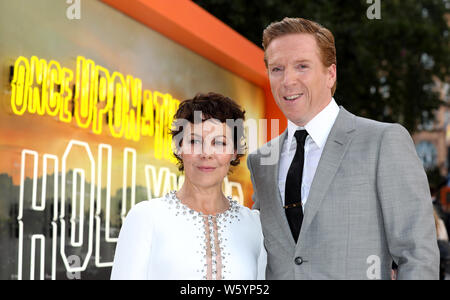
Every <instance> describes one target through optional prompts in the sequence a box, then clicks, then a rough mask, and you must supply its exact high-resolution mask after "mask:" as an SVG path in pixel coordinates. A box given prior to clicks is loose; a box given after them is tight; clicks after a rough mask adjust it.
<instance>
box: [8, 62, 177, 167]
mask: <svg viewBox="0 0 450 300" xmlns="http://www.w3.org/2000/svg"><path fill="white" fill-rule="evenodd" d="M111 74H112V75H111ZM125 78H126V79H125ZM74 79H75V82H73V81H74ZM72 84H74V86H75V91H74V92H73V91H72ZM142 86H143V84H142V80H141V79H140V78H135V77H133V76H131V75H127V76H126V77H125V75H123V74H122V73H120V72H117V71H115V72H113V73H112V72H110V71H109V70H108V69H106V68H104V67H102V66H99V65H96V64H95V62H94V61H93V60H90V59H86V58H84V57H83V56H78V57H77V62H76V75H75V76H74V72H73V71H72V70H70V69H68V68H65V67H62V66H61V64H60V63H59V62H57V61H55V60H51V61H50V62H47V61H46V60H45V59H41V58H38V57H36V56H32V57H31V59H30V60H28V59H27V58H25V57H23V56H19V57H18V58H17V60H16V61H15V63H14V74H13V78H12V81H11V109H12V111H13V113H14V114H16V115H19V116H21V115H23V114H24V113H25V112H28V113H30V114H38V115H41V116H43V115H48V116H52V117H58V120H60V121H61V122H64V123H71V122H72V121H74V122H75V124H76V125H77V126H78V127H81V128H85V129H88V128H91V129H92V132H93V133H94V134H98V135H100V134H103V133H104V132H103V123H106V122H107V123H108V129H109V133H110V134H111V136H113V137H114V138H125V139H128V140H133V141H136V142H137V141H139V140H140V138H141V136H146V137H154V139H155V143H154V145H155V157H156V158H158V159H163V158H164V159H168V160H169V161H171V162H176V159H175V157H174V156H173V154H172V137H171V135H170V128H171V125H172V121H173V117H174V114H175V112H176V110H177V109H178V107H179V105H180V101H179V100H177V99H174V98H173V97H172V95H171V94H169V93H161V92H159V91H150V90H143V88H142ZM72 112H73V114H74V116H73V115H72ZM106 117H107V118H106ZM106 119H107V121H106Z"/></svg>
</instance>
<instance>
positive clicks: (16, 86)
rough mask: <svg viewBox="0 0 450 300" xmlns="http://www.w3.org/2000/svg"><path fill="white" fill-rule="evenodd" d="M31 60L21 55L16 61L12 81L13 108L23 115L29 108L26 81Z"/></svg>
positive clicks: (16, 112) (17, 113) (15, 111)
mask: <svg viewBox="0 0 450 300" xmlns="http://www.w3.org/2000/svg"><path fill="white" fill-rule="evenodd" d="M29 74H30V62H29V61H28V59H26V58H25V57H23V56H19V58H17V60H16V62H15V63H14V75H13V79H12V81H11V109H12V111H13V112H14V113H15V114H16V115H19V116H21V115H23V114H24V113H25V111H26V109H27V101H26V89H25V83H26V82H27V81H29V79H28V77H29Z"/></svg>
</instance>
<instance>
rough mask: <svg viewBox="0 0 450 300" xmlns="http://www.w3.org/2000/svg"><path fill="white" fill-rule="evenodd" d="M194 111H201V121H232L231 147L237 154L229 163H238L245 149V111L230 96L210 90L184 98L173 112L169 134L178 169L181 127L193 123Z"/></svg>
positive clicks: (181, 164) (181, 163)
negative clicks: (209, 91) (173, 145)
mask: <svg viewBox="0 0 450 300" xmlns="http://www.w3.org/2000/svg"><path fill="white" fill-rule="evenodd" d="M194 112H201V114H202V122H205V121H207V120H209V119H216V120H219V121H220V122H222V123H227V125H228V124H229V123H228V122H230V121H231V122H232V123H230V124H233V125H234V126H233V128H231V127H230V129H232V132H233V143H234V145H233V147H234V150H235V151H236V152H237V155H236V159H234V160H232V161H231V163H230V164H231V165H232V166H237V165H239V163H240V158H241V157H243V156H244V155H245V152H246V150H247V146H246V143H245V136H244V120H245V111H244V110H242V109H241V107H240V106H239V105H238V104H237V103H236V102H234V101H233V100H232V99H231V98H229V97H226V96H223V95H221V94H217V93H212V92H211V93H207V94H202V93H199V94H197V95H195V97H194V98H192V99H187V100H184V101H183V102H181V104H180V106H179V108H178V110H177V112H176V113H175V116H174V122H173V124H172V130H171V134H172V141H173V142H174V143H175V147H176V149H174V150H175V151H174V153H173V154H174V155H175V157H176V158H177V160H178V169H179V170H180V171H183V170H184V165H183V160H182V159H181V157H180V156H179V155H178V154H177V151H178V150H179V149H180V147H181V144H182V142H183V140H182V136H183V133H182V132H183V129H184V128H183V127H184V126H186V123H185V122H186V121H188V122H189V123H191V124H194V122H195V121H194ZM227 120H228V122H227Z"/></svg>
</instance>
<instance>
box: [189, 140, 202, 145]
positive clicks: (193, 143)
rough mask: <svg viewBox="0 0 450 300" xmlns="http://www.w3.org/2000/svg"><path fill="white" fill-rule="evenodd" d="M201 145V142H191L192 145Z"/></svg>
mask: <svg viewBox="0 0 450 300" xmlns="http://www.w3.org/2000/svg"><path fill="white" fill-rule="evenodd" d="M200 143H201V141H200V140H191V145H198V144H200Z"/></svg>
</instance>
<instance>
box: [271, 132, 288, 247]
mask: <svg viewBox="0 0 450 300" xmlns="http://www.w3.org/2000/svg"><path fill="white" fill-rule="evenodd" d="M286 138H287V129H286V130H285V131H284V132H283V133H282V134H281V135H280V137H279V138H278V140H277V142H276V143H273V144H272V146H271V148H272V151H278V153H277V155H278V159H277V162H276V164H273V165H270V166H268V170H267V173H268V174H270V176H268V180H269V182H267V186H274V189H273V194H272V195H271V196H270V197H268V199H270V200H269V201H268V203H267V206H268V209H269V210H270V211H272V212H273V213H274V217H275V219H276V220H277V222H278V224H279V226H280V227H281V229H282V231H283V233H284V235H285V236H284V237H283V239H282V240H285V241H289V245H287V246H288V249H292V248H293V247H294V246H295V241H294V239H293V238H292V233H291V230H290V228H289V224H288V222H287V219H286V215H285V212H284V208H283V205H282V198H281V194H280V189H279V188H278V173H279V170H280V156H281V150H282V148H283V144H284V141H285V139H286ZM271 191H272V189H271Z"/></svg>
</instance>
